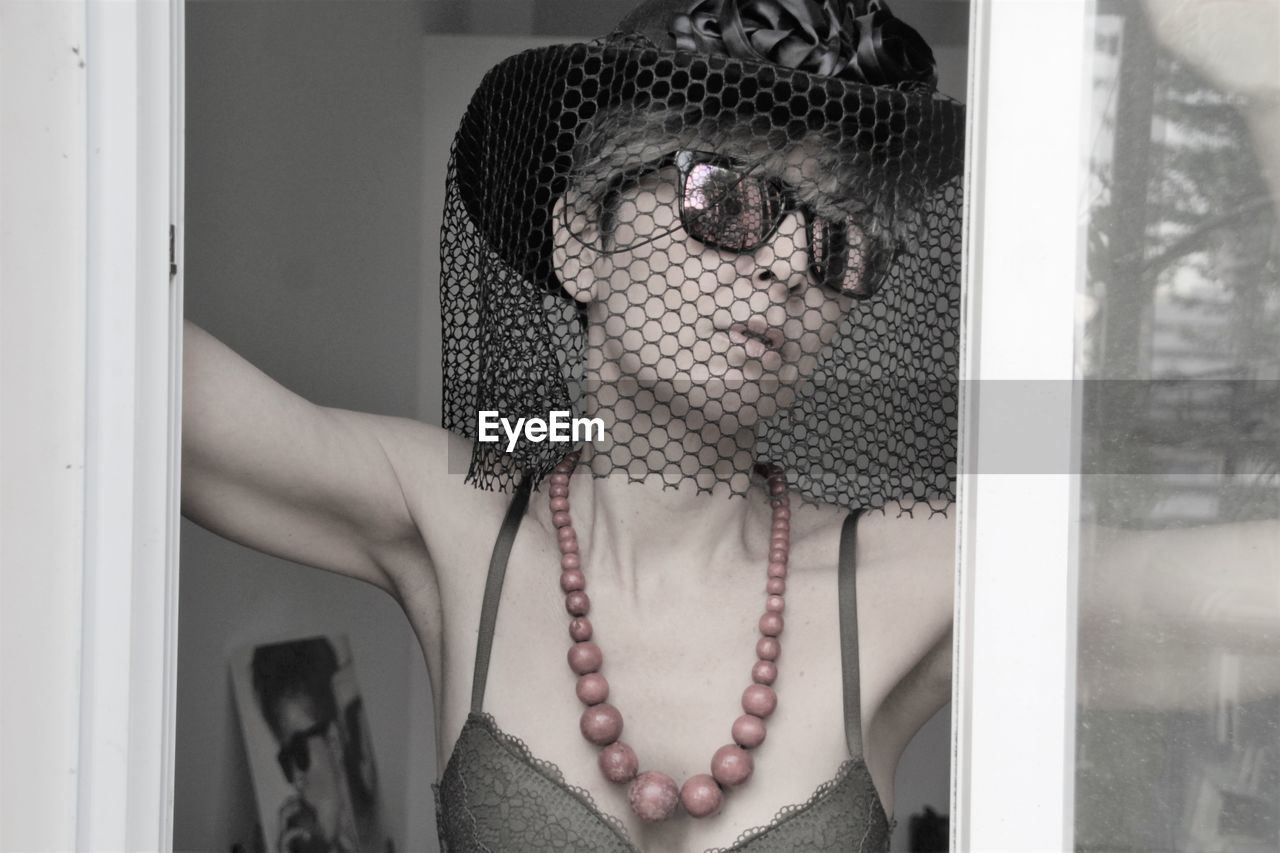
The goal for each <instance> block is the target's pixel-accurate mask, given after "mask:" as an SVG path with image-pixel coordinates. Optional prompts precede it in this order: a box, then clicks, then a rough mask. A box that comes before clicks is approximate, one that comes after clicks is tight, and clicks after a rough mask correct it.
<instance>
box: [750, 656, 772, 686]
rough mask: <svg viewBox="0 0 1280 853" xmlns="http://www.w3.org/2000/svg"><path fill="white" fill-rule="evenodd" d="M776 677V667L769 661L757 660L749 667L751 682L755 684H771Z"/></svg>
mask: <svg viewBox="0 0 1280 853" xmlns="http://www.w3.org/2000/svg"><path fill="white" fill-rule="evenodd" d="M777 677H778V665H777V664H776V663H774V662H773V661H771V660H758V661H756V662H755V666H753V667H751V680H752V681H754V682H755V683H756V684H773V682H774V680H775V679H777Z"/></svg>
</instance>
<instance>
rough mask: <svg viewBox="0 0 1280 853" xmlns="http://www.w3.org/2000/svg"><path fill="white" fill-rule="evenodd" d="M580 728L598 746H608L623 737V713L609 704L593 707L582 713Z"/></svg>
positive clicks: (585, 736)
mask: <svg viewBox="0 0 1280 853" xmlns="http://www.w3.org/2000/svg"><path fill="white" fill-rule="evenodd" d="M578 728H580V729H581V730H582V736H583V737H584V738H586V739H587V740H589V741H591V742H592V743H594V744H595V745H596V746H606V745H608V744H611V743H613V742H614V741H615V740H617V739H618V738H619V736H621V735H622V712H620V711H619V710H618V709H617V708H615V707H613V706H612V705H610V704H609V703H608V702H602V703H600V704H599V705H592V706H591V707H590V708H588V709H587V710H585V711H583V712H582V718H581V719H580V720H578Z"/></svg>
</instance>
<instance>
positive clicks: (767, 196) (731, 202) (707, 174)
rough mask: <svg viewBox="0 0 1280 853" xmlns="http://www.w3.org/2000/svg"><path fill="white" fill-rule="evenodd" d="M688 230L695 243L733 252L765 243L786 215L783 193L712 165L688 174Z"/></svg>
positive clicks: (685, 207)
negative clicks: (782, 216) (779, 219)
mask: <svg viewBox="0 0 1280 853" xmlns="http://www.w3.org/2000/svg"><path fill="white" fill-rule="evenodd" d="M681 202H682V210H683V211H684V225H685V230H687V231H688V232H689V235H690V236H691V237H693V238H694V239H695V240H698V241H700V242H703V243H706V244H708V245H710V246H716V247H719V248H722V249H729V250H730V251H739V252H740V251H746V250H749V249H751V248H754V247H755V246H758V245H760V244H761V243H763V242H764V240H765V238H766V237H768V235H769V233H770V232H771V231H772V230H773V228H774V226H775V225H776V224H777V222H778V218H779V216H780V215H781V213H782V208H783V205H784V199H783V196H782V193H781V191H780V190H778V189H777V188H775V187H773V186H772V185H771V184H770V183H769V182H768V181H766V180H763V179H761V178H756V177H753V176H751V175H744V174H743V173H742V172H739V171H736V170H734V169H727V168H725V167H723V166H718V165H715V164H712V163H695V164H694V165H692V166H691V167H690V168H689V170H688V172H687V173H686V174H685V180H684V187H683V198H682V199H681Z"/></svg>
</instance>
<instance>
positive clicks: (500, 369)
mask: <svg viewBox="0 0 1280 853" xmlns="http://www.w3.org/2000/svg"><path fill="white" fill-rule="evenodd" d="M934 79H935V78H934V75H933V58H932V54H931V52H930V51H929V48H928V47H927V45H925V44H924V42H923V40H922V39H920V37H919V36H918V34H916V33H915V31H914V30H911V29H910V28H909V27H907V26H906V25H905V24H902V23H901V21H899V20H898V19H896V18H894V17H893V16H892V14H891V13H890V12H889V11H888V9H887V8H886V7H885V6H884V4H883V3H880V2H877V0H869V2H868V0H827V2H825V3H819V2H816V0H772V2H766V0H701V2H693V3H690V2H689V0H674V2H673V0H651V1H650V2H648V3H645V4H643V5H642V6H640V7H639V8H638V9H637V10H636V11H635V12H633V13H632V15H630V16H629V17H628V18H627V19H626V20H624V21H623V23H622V24H621V25H620V27H619V29H618V31H616V32H615V33H614V34H612V35H610V36H608V37H606V38H604V39H602V40H599V41H595V42H591V43H585V44H572V45H562V46H556V47H549V48H542V49H537V50H532V51H528V52H526V53H523V54H520V55H518V56H515V57H512V58H510V59H508V60H506V61H504V62H503V63H501V64H500V65H498V66H497V67H496V68H494V69H493V70H492V71H490V72H489V74H488V75H487V76H486V77H485V79H484V81H483V82H482V83H481V85H480V87H479V89H478V90H477V92H476V93H475V95H474V96H473V98H472V101H471V103H470V105H469V107H468V108H467V111H466V114H465V115H464V117H463V119H462V124H461V127H460V129H459V131H458V133H457V136H456V137H455V139H454V144H453V148H452V153H451V158H450V163H449V172H448V183H447V200H446V209H445V215H444V226H443V234H442V243H441V255H442V262H443V274H442V283H441V302H442V309H443V310H442V314H443V322H444V379H445V385H444V425H445V427H446V428H448V429H450V430H452V431H454V432H456V433H459V434H461V435H463V436H466V437H469V438H471V439H475V438H476V437H477V434H478V413H479V412H480V411H482V410H487V411H494V412H497V413H499V415H500V416H501V417H504V418H508V419H509V420H511V421H514V420H515V419H516V418H522V417H523V418H531V417H538V418H547V417H548V413H549V412H551V411H556V410H558V411H567V412H571V413H573V414H574V415H575V416H585V417H598V418H601V419H602V420H603V422H604V423H605V427H606V431H607V439H606V440H605V441H595V442H592V443H591V445H590V447H591V449H590V450H584V454H583V456H584V459H587V460H588V461H589V463H590V466H591V470H592V471H593V473H594V474H596V475H597V476H607V475H615V476H617V475H625V476H628V477H629V478H631V479H633V480H644V479H648V478H657V479H658V480H660V481H661V482H663V483H666V484H671V485H675V484H678V483H681V482H682V481H684V480H686V479H691V480H693V481H694V482H695V483H696V484H697V485H698V487H699V488H700V489H706V490H717V489H722V488H723V489H726V490H727V491H728V492H729V493H731V494H745V493H746V492H747V490H748V488H749V486H750V481H751V476H752V471H753V468H754V465H755V463H757V462H764V461H768V462H772V463H775V464H778V465H780V466H782V467H783V468H784V469H785V470H786V471H787V474H788V479H789V481H790V482H791V485H792V488H793V489H794V490H795V491H797V492H798V493H800V494H801V495H803V496H804V497H806V498H808V499H811V500H814V501H820V502H826V503H832V504H837V505H843V506H847V507H856V506H880V505H883V504H884V503H885V502H886V501H890V500H897V501H899V502H901V503H902V504H903V506H906V507H910V506H912V505H915V504H919V503H928V504H929V505H931V506H933V507H938V506H940V505H942V504H943V503H945V502H947V501H949V500H951V499H953V497H954V479H955V450H956V428H957V410H956V390H957V372H958V334H957V333H958V327H959V311H960V300H959V296H960V293H959V263H960V210H961V187H960V175H961V168H962V159H963V158H962V152H963V111H962V107H961V106H960V105H959V104H957V103H956V102H955V101H953V100H951V99H948V98H946V97H944V96H942V95H940V94H938V93H937V92H936V89H935V88H934ZM499 434H500V435H501V432H499ZM574 446H580V445H573V444H560V443H552V442H548V441H543V442H534V441H529V440H524V439H521V440H519V441H518V442H517V443H516V445H515V447H514V449H513V450H512V451H510V452H508V449H507V439H506V437H505V436H503V437H502V438H501V440H500V441H499V442H497V443H480V442H476V443H475V444H474V445H473V447H474V451H473V454H472V458H471V459H470V463H469V468H468V480H469V481H470V482H473V483H474V484H475V485H477V486H479V487H482V488H499V489H508V488H510V487H511V486H512V485H513V484H514V483H515V482H517V481H518V480H519V478H520V476H521V475H522V474H523V473H524V472H530V474H531V475H532V476H533V477H534V478H535V481H536V479H540V478H541V477H542V476H544V475H545V474H547V473H548V472H549V471H550V470H551V469H552V467H553V466H554V465H555V464H556V463H557V462H558V461H559V460H560V459H561V458H562V457H563V456H564V455H565V453H566V452H568V450H570V449H571V448H572V447H574Z"/></svg>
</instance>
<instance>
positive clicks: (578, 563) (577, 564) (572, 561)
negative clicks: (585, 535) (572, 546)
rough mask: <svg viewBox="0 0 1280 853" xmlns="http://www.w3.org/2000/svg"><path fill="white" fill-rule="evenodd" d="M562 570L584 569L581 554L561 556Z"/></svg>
mask: <svg viewBox="0 0 1280 853" xmlns="http://www.w3.org/2000/svg"><path fill="white" fill-rule="evenodd" d="M560 568H562V569H565V570H566V571H568V570H572V569H581V568H582V556H581V555H580V554H561V555H560Z"/></svg>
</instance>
